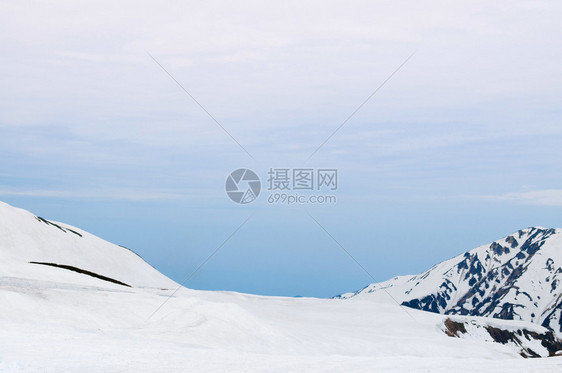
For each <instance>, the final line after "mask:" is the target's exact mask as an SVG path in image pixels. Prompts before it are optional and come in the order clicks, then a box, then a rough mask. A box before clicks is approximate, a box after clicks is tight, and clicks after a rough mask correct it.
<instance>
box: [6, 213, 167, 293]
mask: <svg viewBox="0 0 562 373" xmlns="http://www.w3.org/2000/svg"><path fill="white" fill-rule="evenodd" d="M31 262H35V263H50V264H58V265H63V266H70V267H73V268H76V269H81V270H83V271H88V272H90V273H92V274H98V275H99V276H103V277H106V278H109V279H113V280H116V281H119V282H121V283H123V284H127V285H129V286H133V287H153V288H173V287H175V286H177V285H176V284H175V283H174V282H173V281H171V280H170V279H168V278H167V277H165V276H164V275H162V274H161V273H160V272H158V271H157V270H155V269H154V268H152V267H151V266H150V265H149V264H147V263H146V262H145V261H144V260H142V259H141V258H140V257H139V256H138V255H136V254H135V253H133V252H132V251H130V250H128V249H125V248H123V247H120V246H117V245H114V244H112V243H109V242H107V241H104V240H102V239H100V238H98V237H96V236H94V235H91V234H89V233H88V232H85V231H83V230H81V229H79V228H76V227H72V226H70V225H68V224H61V223H56V222H50V221H48V220H46V219H43V218H39V217H36V216H35V215H33V214H32V213H30V212H28V211H25V210H21V209H17V208H14V207H12V206H10V205H7V204H5V203H3V202H0V274H1V277H2V279H3V280H2V281H8V279H9V278H10V277H13V278H26V279H30V280H33V279H35V280H42V281H49V280H57V281H62V282H68V283H72V284H84V285H93V286H96V285H98V286H102V285H103V286H112V287H117V288H119V287H122V285H118V284H115V283H112V282H109V281H104V280H100V279H99V278H96V277H93V276H91V275H85V274H80V273H78V272H75V271H73V270H69V269H64V268H60V267H59V268H57V267H54V266H47V265H44V264H43V265H41V264H35V263H31Z"/></svg>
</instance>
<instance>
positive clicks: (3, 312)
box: [0, 203, 562, 372]
mask: <svg viewBox="0 0 562 373" xmlns="http://www.w3.org/2000/svg"><path fill="white" fill-rule="evenodd" d="M56 224H58V225H59V226H60V227H61V228H62V229H65V230H66V229H68V228H70V229H72V230H75V231H76V232H78V233H80V234H82V235H83V236H82V237H80V236H78V235H76V234H73V233H72V232H64V231H63V230H62V229H59V228H57V227H54V226H52V225H49V224H47V223H44V222H42V221H39V220H37V219H36V218H35V217H34V216H33V214H31V213H29V212H26V211H23V210H19V209H15V208H13V207H10V206H8V205H5V204H1V203H0V371H2V372H75V371H80V372H100V371H103V372H225V371H228V372H292V371H299V372H332V371H338V372H378V371H400V372H445V371H447V372H449V371H482V372H487V371H490V372H491V371H507V370H509V371H521V372H523V371H525V372H530V371H534V372H554V371H562V358H561V357H553V358H543V359H524V358H522V357H521V356H520V355H519V353H518V350H517V348H514V346H509V345H501V344H498V343H493V342H486V341H480V340H473V339H469V338H451V337H448V336H446V335H445V333H443V320H444V319H445V318H446V316H443V315H439V314H433V313H428V312H423V311H417V310H412V309H409V310H408V313H406V312H405V310H404V309H403V308H401V307H399V306H398V305H396V304H394V303H393V302H392V301H389V300H388V299H384V300H381V301H379V300H374V299H371V298H361V297H356V298H352V299H347V300H342V299H315V298H285V297H263V296H256V295H248V294H239V293H232V292H206V291H196V290H190V289H185V288H182V289H181V290H180V291H178V292H177V293H176V294H175V295H174V297H173V298H171V299H170V300H169V301H168V302H167V303H166V304H165V305H164V307H162V309H161V310H160V311H159V312H158V313H156V314H155V315H154V316H153V317H152V318H150V319H149V316H150V315H151V313H152V312H154V311H155V310H156V309H157V307H159V306H160V305H161V304H162V302H164V301H165V300H166V299H167V298H168V297H169V296H170V295H171V294H172V292H173V291H174V289H175V287H176V286H177V284H176V283H174V282H173V281H171V280H169V279H167V278H166V277H165V276H163V275H162V274H160V273H158V272H157V271H156V270H155V269H154V268H152V267H151V266H150V265H148V264H146V263H145V262H144V261H142V259H140V258H139V257H138V256H137V255H136V254H134V253H132V252H131V251H129V250H126V249H124V248H121V247H119V246H116V245H113V244H110V243H108V242H105V241H103V240H101V239H99V238H97V237H94V236H92V235H89V234H87V232H84V231H82V230H79V229H78V228H74V227H71V226H68V225H66V224H59V223H56ZM30 261H40V262H41V261H42V262H50V263H57V264H65V265H72V266H75V267H78V268H81V269H85V270H88V271H91V272H95V273H98V274H100V275H103V276H107V277H111V278H114V279H116V280H119V281H122V282H124V283H127V284H130V285H132V287H126V286H122V285H118V284H114V283H110V282H107V281H103V280H100V279H98V278H93V277H90V276H87V275H85V274H80V273H76V272H72V271H68V270H65V269H62V268H55V267H46V266H42V265H37V264H30V263H29V262H30ZM458 317H461V316H458ZM481 322H483V323H485V322H488V321H486V320H484V319H482V320H481ZM493 322H494V323H496V325H500V326H503V327H509V326H512V327H519V326H521V325H523V326H525V327H527V328H530V329H531V328H535V329H536V330H540V328H541V327H540V326H537V325H532V324H529V323H524V322H522V321H519V322H515V323H516V324H513V323H514V322H510V321H504V320H493ZM537 328H538V329H537Z"/></svg>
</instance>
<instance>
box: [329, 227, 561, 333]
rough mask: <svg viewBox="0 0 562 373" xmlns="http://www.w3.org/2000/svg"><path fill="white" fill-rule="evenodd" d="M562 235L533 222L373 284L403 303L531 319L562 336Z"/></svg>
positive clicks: (373, 292)
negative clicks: (418, 270) (426, 266)
mask: <svg viewBox="0 0 562 373" xmlns="http://www.w3.org/2000/svg"><path fill="white" fill-rule="evenodd" d="M561 281H562V234H561V231H560V229H555V228H545V227H529V228H525V229H521V230H519V231H517V232H515V233H513V234H511V235H508V236H506V237H504V238H502V239H500V240H496V241H494V242H492V243H490V244H486V245H482V246H480V247H477V248H475V249H473V250H470V251H467V252H465V253H463V254H460V255H458V256H456V257H454V258H452V259H449V260H446V261H444V262H441V263H439V264H437V265H435V266H433V267H432V268H430V269H429V270H427V271H425V272H423V273H421V274H418V275H410V276H400V277H396V278H393V279H391V280H388V281H385V282H383V283H378V284H371V285H369V286H367V287H365V288H364V289H362V290H359V291H358V292H356V293H353V294H344V295H342V296H340V297H342V298H348V297H354V296H361V297H363V296H374V297H377V296H378V295H377V294H379V293H380V292H379V291H378V290H380V289H382V288H384V289H385V290H386V291H387V292H388V293H390V294H391V295H392V297H393V298H395V299H397V300H399V301H400V302H401V303H402V305H404V306H408V307H412V308H416V309H421V310H425V311H430V312H436V313H442V314H448V315H470V316H489V317H494V318H500V319H507V320H524V321H531V322H534V323H537V324H540V325H542V326H545V327H548V328H550V329H552V330H554V331H555V332H556V333H557V334H558V335H562V286H560V282H561Z"/></svg>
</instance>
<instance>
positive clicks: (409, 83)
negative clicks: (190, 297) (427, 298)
mask: <svg viewBox="0 0 562 373" xmlns="http://www.w3.org/2000/svg"><path fill="white" fill-rule="evenodd" d="M122 4H124V5H120V6H119V7H117V6H116V5H115V4H113V3H110V2H108V3H99V2H86V3H81V4H80V5H74V4H72V3H66V2H60V3H58V5H46V4H45V3H42V2H37V3H34V2H31V3H29V4H27V3H26V5H23V4H17V3H16V4H8V3H2V4H0V47H1V49H2V54H1V55H0V64H1V66H2V71H3V72H4V73H3V74H1V75H0V133H1V136H0V155H1V157H0V199H1V200H3V201H5V202H8V203H11V204H13V205H16V206H19V207H23V208H26V209H29V210H31V211H33V212H35V213H36V214H39V215H41V216H44V217H46V218H50V219H54V220H58V221H63V222H67V223H69V224H73V225H76V226H79V227H81V228H83V229H86V230H88V231H91V232H92V233H95V234H97V235H99V236H101V237H103V238H105V239H108V240H110V241H112V242H115V243H118V244H121V245H124V246H127V247H130V248H132V249H133V250H135V251H137V252H138V253H139V254H141V255H142V256H143V257H144V258H145V259H146V260H147V261H149V262H150V263H151V264H153V265H154V266H155V267H156V268H158V269H159V270H161V271H162V272H164V273H165V274H167V275H169V276H170V277H172V278H173V279H175V280H178V281H181V280H182V279H183V278H184V277H185V276H186V275H187V274H189V272H190V271H191V270H193V269H194V268H195V267H197V265H198V264H199V263H200V262H202V261H203V260H204V259H205V257H206V256H207V255H208V254H209V253H210V252H212V251H213V250H214V249H215V248H216V247H217V246H218V245H219V244H220V243H221V242H222V241H223V240H224V239H225V238H226V237H228V236H229V235H230V234H231V233H232V232H233V231H234V230H235V229H236V228H237V227H238V226H239V225H240V224H241V223H242V221H244V220H245V219H246V218H247V217H248V216H249V215H250V214H251V213H252V212H256V215H255V216H254V217H253V218H252V219H251V220H250V221H249V222H248V223H247V224H246V225H245V226H244V227H243V228H242V229H241V230H240V231H239V232H238V233H237V234H236V235H235V236H234V237H233V238H232V239H231V240H230V241H229V242H228V243H227V244H226V245H225V246H224V247H223V248H222V249H221V250H220V251H219V252H218V253H217V255H216V256H215V257H213V259H212V260H211V261H209V263H207V265H206V266H205V267H204V268H203V269H202V270H201V271H200V272H199V273H198V274H197V275H196V276H195V277H194V278H193V279H192V280H191V281H190V282H189V283H188V284H186V286H188V287H193V288H199V289H221V290H222V289H225V290H235V291H244V292H255V293H259V294H278V295H313V296H331V295H335V294H338V293H341V292H346V291H352V290H355V289H357V288H360V287H362V286H364V285H366V284H368V283H369V282H371V279H370V278H369V277H368V276H366V275H365V274H364V273H363V272H362V271H361V269H360V268H358V267H357V265H356V264H355V263H353V261H351V260H350V259H349V258H348V257H347V256H346V254H345V253H343V252H342V250H341V249H340V248H339V247H338V246H337V245H336V244H335V243H334V242H333V241H332V240H331V239H330V238H329V237H328V236H327V235H326V234H325V233H324V232H323V231H322V230H320V229H319V228H318V226H317V225H316V224H315V223H314V222H313V221H312V220H311V219H310V218H309V217H308V216H307V215H306V214H305V213H304V212H303V211H302V210H301V209H300V208H299V207H286V206H268V205H267V203H265V200H264V199H263V195H262V198H261V199H259V200H258V201H256V202H255V203H253V204H251V205H247V206H237V205H235V204H233V203H232V202H231V201H230V200H229V199H228V198H227V197H226V194H225V193H224V181H225V179H226V177H227V175H228V174H229V173H230V171H232V170H234V169H236V168H240V167H249V168H252V169H254V170H255V171H256V172H258V174H260V176H262V175H265V174H266V171H267V169H268V168H269V167H303V166H304V165H305V164H306V165H307V166H310V167H326V168H338V169H339V177H340V185H339V186H340V188H339V190H338V191H337V197H338V203H337V204H336V205H325V206H315V207H314V208H310V209H309V210H310V212H311V214H313V215H314V216H315V217H316V218H317V219H318V221H320V222H321V223H322V224H323V225H324V226H325V228H326V229H327V230H328V231H330V233H331V234H332V235H333V236H334V237H336V239H337V240H338V241H339V242H340V243H341V244H342V245H343V246H345V248H346V249H347V250H348V251H350V252H351V253H352V254H353V255H354V256H355V257H356V259H357V260H359V261H360V262H361V263H362V265H363V266H364V267H365V268H367V269H368V271H369V272H370V273H371V274H372V275H373V276H374V277H375V278H376V279H377V280H385V279H387V278H389V277H392V276H394V275H398V274H407V273H415V272H420V271H423V270H424V269H426V268H428V267H430V266H431V265H433V264H435V263H436V262H438V261H441V260H444V259H446V258H448V257H451V256H454V255H456V254H458V253H461V252H462V251H464V250H468V249H471V248H473V247H475V246H477V245H480V244H484V243H486V242H489V241H491V240H494V239H497V238H500V237H503V236H505V235H507V234H509V233H511V232H513V231H515V230H517V229H520V228H524V227H527V226H531V225H542V226H548V227H562V221H561V218H560V216H562V215H561V214H560V210H561V208H562V176H561V175H560V173H561V171H562V167H561V162H560V160H561V159H562V150H561V147H560V144H561V143H562V125H561V117H562V115H561V110H560V104H559V101H560V96H561V93H562V92H561V90H562V74H561V73H560V57H561V54H562V52H561V51H562V48H561V47H562V45H561V43H562V42H561V41H560V40H561V39H560V37H559V36H560V34H561V31H562V26H561V25H560V22H559V19H560V15H561V10H562V9H561V5H559V3H557V2H555V1H543V2H517V3H515V4H514V3H512V2H507V1H498V2H493V3H491V2H489V1H482V2H478V1H477V2H462V1H461V2H455V3H454V4H450V3H448V2H427V3H425V4H424V5H423V6H422V5H420V4H419V2H414V1H412V2H386V1H385V2H383V1H379V2H377V1H376V2H361V1H358V2H353V3H351V4H349V3H343V2H307V3H306V5H303V4H302V3H301V2H284V4H278V3H269V4H263V3H261V2H259V3H258V2H255V3H251V2H249V3H239V4H238V5H236V6H234V5H232V4H229V3H227V2H208V3H206V4H205V5H201V4H200V5H197V6H195V5H190V6H185V5H181V3H171V5H166V6H162V5H160V4H158V3H157V2H153V3H150V2H146V3H145V2H143V3H141V4H140V5H136V4H137V2H134V3H133V2H131V3H122ZM146 51H149V52H150V53H151V54H152V55H154V57H155V58H157V59H158V60H159V61H160V62H161V63H162V64H163V65H164V66H165V67H166V68H167V69H168V71H169V72H170V73H171V74H173V75H174V76H175V77H176V78H177V79H178V81H180V82H181V83H182V84H183V85H184V86H185V87H186V88H187V89H188V90H189V91H190V92H191V93H192V94H193V95H194V96H195V97H196V98H197V100H199V102H201V104H202V105H203V106H205V108H206V109H207V110H208V111H209V112H210V113H212V115H213V116H215V117H216V118H217V120H218V121H219V122H220V123H221V124H222V125H223V126H224V127H225V128H226V129H227V130H228V131H229V132H230V133H231V134H232V135H233V136H234V137H235V138H236V139H237V140H238V141H239V142H240V143H241V144H242V145H243V146H244V147H245V148H246V149H247V150H248V151H249V152H250V153H251V154H252V155H253V156H254V158H255V159H256V161H254V160H252V159H251V158H249V157H248V156H247V155H246V154H245V153H244V152H243V151H241V149H240V148H239V147H238V146H237V145H236V144H235V143H234V142H233V141H232V140H231V139H230V138H229V137H228V136H227V135H226V134H225V133H224V132H223V131H222V130H221V129H220V128H219V127H218V126H217V125H216V124H215V123H213V122H212V121H211V120H210V119H209V117H208V116H206V114H205V113H204V112H203V111H202V110H201V109H200V108H199V107H198V106H197V105H196V104H194V103H193V101H191V99H190V98H189V97H187V95H186V94H185V93H183V92H182V91H181V90H180V89H179V88H178V87H177V86H176V85H175V83H174V82H173V81H172V80H171V79H170V78H169V77H167V76H166V75H165V74H164V73H163V72H162V70H160V68H159V67H158V66H157V65H156V64H155V63H154V62H153V61H152V60H151V59H150V57H148V55H147V54H146ZM414 51H415V52H416V54H415V55H414V57H413V58H412V59H411V60H410V61H409V62H408V63H407V64H406V65H405V66H404V67H403V68H402V69H401V70H400V71H399V72H398V73H397V74H396V75H395V76H394V77H393V78H392V79H391V80H390V81H389V82H388V83H387V85H385V87H383V88H382V89H381V90H380V91H379V92H378V93H377V94H376V95H375V96H374V97H373V99H372V100H371V101H369V102H368V103H367V104H366V105H365V106H364V107H363V108H362V109H361V110H360V111H359V112H358V113H357V114H356V115H355V116H354V117H353V118H352V119H351V120H350V121H349V122H348V123H347V124H346V125H345V126H344V127H343V128H342V130H341V131H340V132H338V133H337V134H336V135H335V136H334V137H333V138H332V139H331V140H330V141H329V142H328V143H327V144H326V145H325V146H324V147H323V148H322V149H321V150H320V151H319V152H318V153H317V154H315V156H314V157H313V158H312V159H311V160H310V161H309V162H308V163H306V162H305V160H306V158H307V157H308V156H309V154H310V153H311V152H312V151H313V150H314V149H315V148H316V147H317V146H318V145H319V144H320V143H321V142H322V141H323V140H324V139H325V138H326V137H327V136H328V135H329V134H330V133H331V132H332V131H333V130H334V129H335V128H336V127H337V126H339V125H340V124H341V123H342V121H343V120H344V119H345V118H346V117H347V116H348V115H349V114H350V113H351V112H353V110H354V109H355V108H356V107H357V106H358V105H359V104H360V103H361V102H363V100H364V99H365V98H366V97H367V96H368V95H369V94H371V92H372V91H373V90H374V89H375V88H376V87H377V86H378V85H379V84H380V83H381V82H382V81H383V80H384V79H386V78H387V77H388V76H389V74H390V73H392V71H393V70H394V69H396V68H397V67H398V66H399V65H400V64H401V63H402V62H403V61H404V60H405V59H406V58H407V57H408V56H409V55H410V54H411V53H413V52H414Z"/></svg>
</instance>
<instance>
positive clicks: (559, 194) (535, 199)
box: [481, 189, 562, 206]
mask: <svg viewBox="0 0 562 373" xmlns="http://www.w3.org/2000/svg"><path fill="white" fill-rule="evenodd" d="M481 198H485V199H493V200H501V201H516V202H521V203H525V204H531V205H540V206H562V189H544V190H533V191H528V192H518V193H506V194H503V195H498V196H481Z"/></svg>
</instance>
